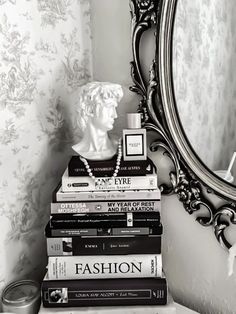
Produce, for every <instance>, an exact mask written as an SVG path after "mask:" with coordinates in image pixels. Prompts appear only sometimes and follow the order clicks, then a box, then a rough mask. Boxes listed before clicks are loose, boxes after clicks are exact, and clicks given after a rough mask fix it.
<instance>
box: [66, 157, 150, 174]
mask: <svg viewBox="0 0 236 314" xmlns="http://www.w3.org/2000/svg"><path fill="white" fill-rule="evenodd" d="M116 160H117V155H115V156H114V157H113V158H112V159H110V160H96V161H94V160H90V161H89V167H90V169H91V170H92V172H93V174H94V176H95V177H111V176H112V175H113V173H114V170H115V168H116ZM154 171H156V167H155V165H154V163H153V162H152V160H151V159H150V158H147V159H146V160H143V161H142V162H140V160H132V161H124V160H123V158H122V159H121V162H120V169H119V176H144V175H146V174H152V173H153V172H154ZM68 174H69V176H70V177H76V176H87V175H88V172H87V169H86V168H85V166H84V163H83V162H82V161H81V159H80V157H79V156H72V157H71V159H70V161H69V164H68Z"/></svg>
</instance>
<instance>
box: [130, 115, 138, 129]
mask: <svg viewBox="0 0 236 314" xmlns="http://www.w3.org/2000/svg"><path fill="white" fill-rule="evenodd" d="M127 125H128V128H129V129H141V113H127Z"/></svg>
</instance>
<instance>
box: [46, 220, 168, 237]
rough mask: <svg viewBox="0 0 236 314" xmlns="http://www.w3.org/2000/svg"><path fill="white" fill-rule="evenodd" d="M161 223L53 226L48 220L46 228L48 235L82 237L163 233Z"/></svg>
mask: <svg viewBox="0 0 236 314" xmlns="http://www.w3.org/2000/svg"><path fill="white" fill-rule="evenodd" d="M161 234H162V225H161V223H160V224H159V225H158V224H157V225H155V226H154V227H113V228H110V227H107V228H96V227H95V228H78V227H76V228H65V227H64V228H58V229H57V228H53V227H51V226H50V222H48V224H47V226H46V228H45V235H46V236H47V237H67V236H70V237H72V236H73V237H81V236H127V235H161Z"/></svg>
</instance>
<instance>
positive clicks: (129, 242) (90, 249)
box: [47, 236, 161, 256]
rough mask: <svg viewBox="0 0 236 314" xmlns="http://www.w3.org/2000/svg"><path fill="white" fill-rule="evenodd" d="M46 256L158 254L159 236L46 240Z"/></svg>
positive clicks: (159, 246)
mask: <svg viewBox="0 0 236 314" xmlns="http://www.w3.org/2000/svg"><path fill="white" fill-rule="evenodd" d="M47 252H48V256H63V255H66V256H68V255H69V256H71V255H73V256H79V255H113V254H114V255H126V254H160V253H161V236H130V237H81V238H78V237H63V238H47Z"/></svg>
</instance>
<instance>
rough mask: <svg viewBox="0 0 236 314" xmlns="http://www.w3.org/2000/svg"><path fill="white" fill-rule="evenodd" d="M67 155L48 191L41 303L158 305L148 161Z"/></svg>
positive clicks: (155, 204)
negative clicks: (117, 166)
mask: <svg viewBox="0 0 236 314" xmlns="http://www.w3.org/2000/svg"><path fill="white" fill-rule="evenodd" d="M115 164H116V156H115V157H114V158H112V159H111V160H106V161H90V162H89V166H90V169H91V171H92V172H93V177H91V176H89V175H88V172H87V168H86V166H85V165H84V163H83V162H82V161H81V159H80V158H79V156H73V157H72V158H71V160H70V162H69V164H68V167H67V169H66V171H65V173H64V174H63V177H62V180H61V183H60V184H59V186H58V187H57V188H56V190H55V191H54V192H53V199H52V203H51V218H50V221H49V222H48V224H47V226H46V229H45V233H46V238H47V252H48V271H47V274H46V277H45V278H44V280H43V283H42V301H43V306H44V307H52V308H58V307H79V306H96V305H103V306H104V305H106V306H108V305H110V306H112V305H165V304H166V302H167V283H166V279H165V277H164V276H163V273H162V255H161V239H162V224H161V219H160V208H161V195H160V191H159V189H158V185H157V173H156V168H155V166H154V164H153V162H152V161H151V160H150V159H149V158H147V160H142V161H135V160H132V161H124V160H121V163H120V169H119V173H118V175H117V176H112V174H113V173H114V169H115Z"/></svg>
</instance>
